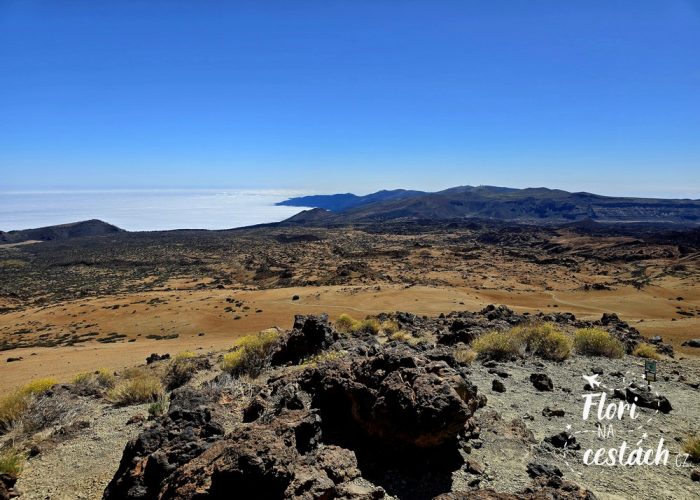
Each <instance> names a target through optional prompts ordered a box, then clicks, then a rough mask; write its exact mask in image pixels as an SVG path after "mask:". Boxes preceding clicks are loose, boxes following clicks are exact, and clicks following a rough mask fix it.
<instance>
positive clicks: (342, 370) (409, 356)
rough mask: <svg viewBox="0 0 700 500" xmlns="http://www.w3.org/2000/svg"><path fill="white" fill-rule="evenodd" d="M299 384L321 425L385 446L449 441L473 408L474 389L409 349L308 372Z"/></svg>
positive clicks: (475, 404)
mask: <svg viewBox="0 0 700 500" xmlns="http://www.w3.org/2000/svg"><path fill="white" fill-rule="evenodd" d="M299 383H300V386H301V387H302V388H303V389H304V390H306V391H308V392H309V393H310V394H312V395H313V405H314V407H316V408H319V409H320V410H321V414H322V417H323V420H324V424H325V423H327V424H329V425H333V426H334V427H336V428H337V430H338V431H340V432H344V433H347V432H349V430H348V429H352V428H354V429H356V430H358V431H359V432H360V433H361V435H363V436H365V437H367V438H371V439H373V440H377V441H378V442H383V443H384V444H387V445H389V446H397V445H399V446H404V447H409V448H431V447H436V446H439V445H442V444H444V443H446V442H448V441H450V440H454V439H455V438H456V437H457V433H458V432H459V431H460V430H462V429H463V428H464V424H465V423H466V422H467V419H468V418H469V417H470V416H471V415H472V413H473V412H474V411H475V410H476V409H477V407H478V406H479V399H478V398H477V391H476V387H475V386H474V385H472V384H471V383H469V382H467V380H466V379H465V378H464V377H463V376H462V375H461V374H460V373H459V372H458V371H457V370H455V369H454V368H451V367H450V366H449V365H448V364H447V363H445V362H444V361H430V360H428V359H426V358H425V357H423V356H420V355H417V354H416V353H414V352H412V351H410V350H402V349H387V350H385V351H384V352H382V353H380V354H379V355H377V356H375V357H372V358H368V359H360V360H357V361H355V362H351V361H345V360H342V361H337V362H334V363H333V364H331V365H328V366H326V367H325V368H323V369H310V370H307V371H306V372H305V373H304V374H303V375H302V377H301V378H300V381H299Z"/></svg>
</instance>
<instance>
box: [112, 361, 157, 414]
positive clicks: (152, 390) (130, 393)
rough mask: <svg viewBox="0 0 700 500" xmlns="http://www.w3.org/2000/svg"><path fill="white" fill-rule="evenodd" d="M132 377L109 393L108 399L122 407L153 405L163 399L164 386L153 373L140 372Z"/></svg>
mask: <svg viewBox="0 0 700 500" xmlns="http://www.w3.org/2000/svg"><path fill="white" fill-rule="evenodd" d="M130 375H131V376H130V377H129V378H127V379H125V380H123V381H122V382H120V383H119V384H117V385H116V386H114V387H113V388H112V389H110V390H109V392H108V393H107V399H108V400H109V401H111V402H112V403H114V404H116V405H120V406H126V405H133V404H140V403H153V402H156V401H158V400H159V399H161V398H162V397H163V385H162V384H161V381H160V378H159V377H157V376H156V375H154V374H152V373H147V372H144V371H143V370H141V371H140V373H139V374H138V375H134V374H130Z"/></svg>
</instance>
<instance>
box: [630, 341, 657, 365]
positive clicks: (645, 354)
mask: <svg viewBox="0 0 700 500" xmlns="http://www.w3.org/2000/svg"><path fill="white" fill-rule="evenodd" d="M632 356H637V357H638V358H648V359H656V360H657V361H658V360H660V359H662V357H661V354H659V353H658V352H656V347H654V346H653V345H651V344H643V343H642V344H639V345H638V346H637V347H636V348H635V349H634V351H632Z"/></svg>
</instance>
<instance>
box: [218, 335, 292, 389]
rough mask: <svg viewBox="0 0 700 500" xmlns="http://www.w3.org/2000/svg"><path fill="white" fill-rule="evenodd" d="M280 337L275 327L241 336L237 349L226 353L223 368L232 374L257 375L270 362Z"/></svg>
mask: <svg viewBox="0 0 700 500" xmlns="http://www.w3.org/2000/svg"><path fill="white" fill-rule="evenodd" d="M279 338H280V335H279V333H278V332H277V330H274V329H270V330H263V331H262V332H260V333H258V334H255V335H248V336H246V337H242V338H240V339H239V340H238V342H237V345H236V350H234V351H232V352H229V353H227V354H225V355H224V359H223V361H222V363H221V369H222V370H224V371H226V372H228V373H230V374H232V375H242V374H247V375H250V376H251V377H257V376H258V375H260V373H262V371H263V370H264V369H265V368H267V366H268V365H269V364H270V358H271V357H272V353H273V352H274V351H275V348H276V347H277V344H278V342H279Z"/></svg>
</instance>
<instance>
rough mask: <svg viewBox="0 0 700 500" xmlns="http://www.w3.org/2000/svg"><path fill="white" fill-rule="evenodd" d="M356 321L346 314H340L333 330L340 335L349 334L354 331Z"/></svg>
mask: <svg viewBox="0 0 700 500" xmlns="http://www.w3.org/2000/svg"><path fill="white" fill-rule="evenodd" d="M357 323H358V321H357V320H356V319H354V318H352V317H351V316H350V315H348V314H341V315H340V316H338V319H337V320H336V321H335V329H336V330H338V331H339V332H340V333H351V332H353V331H354V330H355V325H356V324H357Z"/></svg>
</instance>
